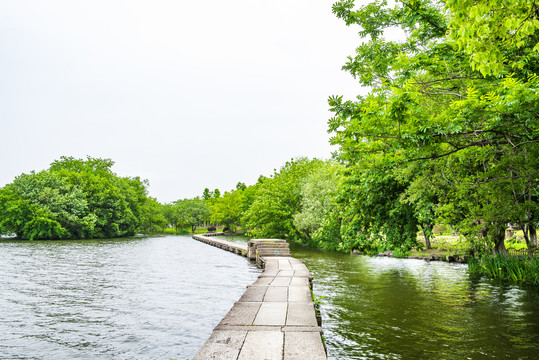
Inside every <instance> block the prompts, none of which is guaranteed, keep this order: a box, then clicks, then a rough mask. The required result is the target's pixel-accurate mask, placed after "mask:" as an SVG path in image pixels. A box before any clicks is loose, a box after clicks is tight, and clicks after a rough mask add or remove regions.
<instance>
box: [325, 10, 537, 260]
mask: <svg viewBox="0 0 539 360" xmlns="http://www.w3.org/2000/svg"><path fill="white" fill-rule="evenodd" d="M507 9H511V11H514V14H513V15H511V16H509V17H508V18H507V20H506V19H505V18H504V17H503V14H506V13H507ZM333 11H334V13H335V14H336V15H337V16H338V17H340V18H342V19H343V20H345V22H346V23H347V24H348V25H351V24H357V25H360V26H361V31H360V35H361V36H362V37H364V38H365V40H366V41H364V43H363V44H362V45H360V46H359V47H358V49H357V55H356V56H355V57H354V58H352V57H350V58H349V61H348V62H347V63H346V64H345V66H344V69H346V70H348V71H349V72H350V73H351V74H352V75H353V76H355V77H356V78H358V80H359V81H360V83H361V84H364V85H368V86H370V87H371V88H372V90H371V92H370V93H369V94H368V95H367V96H364V97H358V99H357V100H356V101H343V100H342V97H340V96H333V97H331V98H330V106H331V107H332V111H334V113H335V115H336V116H335V117H334V118H332V119H331V120H330V121H329V130H330V132H332V133H333V136H332V139H331V142H332V143H333V144H335V145H338V146H339V157H340V159H341V160H342V161H343V162H344V163H346V165H347V166H348V167H349V169H350V176H351V180H350V181H351V182H352V183H355V184H360V183H362V182H364V181H371V180H372V174H373V173H374V174H378V175H379V176H380V179H382V180H384V179H387V177H388V176H389V177H393V178H395V180H396V181H397V182H398V183H399V184H400V185H399V189H398V191H399V192H400V194H401V195H400V196H399V203H401V204H403V206H404V205H406V206H408V207H409V208H410V211H412V214H413V218H414V219H415V221H416V222H417V223H418V224H422V223H423V222H424V221H425V220H427V223H430V224H432V218H433V215H432V214H433V212H434V213H435V214H436V215H438V216H439V217H441V218H444V219H448V221H451V222H452V223H453V224H455V226H456V228H457V229H459V230H460V231H461V232H462V233H464V234H466V235H467V236H468V237H477V236H480V237H481V236H482V237H486V238H488V239H490V244H493V245H494V247H495V249H497V250H500V251H503V231H502V229H503V228H504V227H505V226H506V224H507V223H508V222H512V223H515V224H520V226H522V227H526V226H529V227H530V228H535V226H536V225H537V221H538V219H537V215H536V214H537V211H536V210H537V201H536V199H537V188H538V178H537V176H536V174H537V171H536V169H537V160H536V159H537V157H538V156H537V155H539V150H538V144H537V142H538V134H539V132H538V130H537V129H539V126H538V125H539V123H538V121H539V120H538V116H537V114H538V103H539V102H538V100H539V98H538V97H539V95H538V94H539V92H538V91H537V90H538V86H539V78H538V77H537V75H535V74H536V73H537V66H538V65H537V64H539V62H537V61H536V59H537V55H538V52H537V46H536V43H537V41H536V40H534V38H537V5H536V4H535V3H534V2H531V1H518V2H514V3H511V4H509V3H507V4H506V3H504V4H497V3H496V4H494V3H492V2H487V1H484V0H479V1H474V2H473V4H472V3H471V2H466V1H465V2H460V1H448V2H447V6H446V4H445V3H444V2H441V1H429V0H411V1H398V2H396V3H395V5H394V6H388V3H387V2H386V1H380V2H373V3H371V4H368V5H365V6H362V7H360V8H359V9H354V2H353V1H348V0H347V1H340V2H338V3H336V4H335V5H334V7H333ZM470 15H471V16H470ZM478 23H479V24H480V25H478ZM500 24H501V26H500ZM396 27H398V28H400V29H401V30H402V31H403V33H404V34H405V37H404V39H403V40H402V41H389V40H387V39H385V37H384V34H385V33H386V32H387V31H388V30H393V29H395V28H396ZM500 31H501V32H500ZM502 33H503V36H502V35H501V34H502ZM470 34H471V35H470ZM478 34H479V35H480V36H479V35H478ZM486 59H488V60H486ZM532 154H533V155H532ZM415 163H419V164H420V166H417V165H416V164H415ZM413 168H415V169H416V171H415V172H413V171H411V169H413ZM433 169H434V171H433ZM433 173H434V175H433ZM405 174H408V175H407V177H406V176H405ZM394 175H397V176H394ZM403 179H405V181H403ZM421 183H429V184H432V186H426V187H422V186H418V184H421ZM361 186H362V187H365V186H364V185H361ZM375 188H376V187H375ZM367 189H370V188H368V187H367V188H365V190H367ZM369 191H370V190H369ZM421 199H428V200H427V201H421ZM350 201H352V199H351V198H350ZM361 206H362V205H361ZM404 208H405V207H404ZM404 208H402V209H404ZM380 214H382V213H380ZM375 220H381V219H375ZM370 223H372V222H370ZM356 230H357V229H356ZM424 230H425V229H424ZM428 230H429V229H428V227H427V231H426V233H427V232H428ZM410 231H412V230H411V229H410ZM532 232H533V230H532ZM351 236H355V235H354V234H353V232H352V233H351Z"/></svg>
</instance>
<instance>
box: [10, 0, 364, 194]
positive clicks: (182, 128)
mask: <svg viewBox="0 0 539 360" xmlns="http://www.w3.org/2000/svg"><path fill="white" fill-rule="evenodd" d="M333 2H334V0H286V1H285V0H272V1H260V0H228V1H223V0H217V1H216V0H206V1H183V0H176V1H173V0H151V1H150V0H147V1H134V0H126V1H114V0H106V1H99V0H91V1H90V0H88V1H74V0H65V1H58V0H47V1H43V0H36V1H28V0H0V121H1V127H0V154H1V158H0V186H4V185H5V184H7V183H10V182H12V181H13V179H14V178H15V176H17V175H20V174H21V173H28V172H30V171H31V170H36V171H39V170H42V169H46V168H48V166H49V164H50V163H51V162H52V161H53V160H55V159H58V158H59V157H60V156H62V155H65V156H74V157H79V158H85V157H86V155H90V156H92V157H102V158H111V159H112V160H114V161H115V163H116V164H115V165H114V167H113V171H114V172H116V173H117V174H118V175H120V176H140V177H141V178H144V179H148V180H149V182H150V187H149V193H150V195H151V196H153V197H156V198H157V199H158V200H159V201H161V202H169V201H173V200H177V199H180V198H186V197H194V196H199V195H201V194H202V191H203V189H204V188H205V187H208V188H210V189H212V190H213V189H215V188H219V189H220V190H221V192H223V191H225V190H230V189H232V188H234V187H235V185H236V183H237V182H238V181H241V182H245V183H246V184H247V185H250V184H253V183H255V182H256V180H257V178H258V176H259V175H261V174H262V175H266V176H268V175H271V174H272V173H273V169H278V168H279V167H280V166H281V165H283V164H284V162H286V161H287V160H289V159H291V158H295V157H299V156H308V157H311V158H312V157H318V158H329V157H330V154H331V151H332V149H331V147H330V145H329V143H328V140H329V135H328V134H327V120H328V118H330V117H331V113H330V112H329V111H328V108H329V107H328V104H327V98H328V96H330V95H333V94H339V95H344V96H345V98H349V99H352V98H354V97H355V95H357V94H359V93H364V90H362V89H361V88H360V86H359V85H358V83H357V82H356V81H355V80H354V79H353V78H352V76H351V75H350V74H348V73H346V72H344V71H342V70H341V67H342V65H343V64H344V63H345V61H346V57H347V56H348V55H353V54H354V49H355V48H356V47H357V45H358V44H359V37H358V35H357V31H358V30H359V29H358V28H357V27H347V26H346V25H345V24H344V22H343V21H341V20H339V19H337V18H336V17H335V16H334V15H333V14H332V13H331V5H332V3H333Z"/></svg>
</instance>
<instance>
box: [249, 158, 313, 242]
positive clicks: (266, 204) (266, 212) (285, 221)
mask: <svg viewBox="0 0 539 360" xmlns="http://www.w3.org/2000/svg"><path fill="white" fill-rule="evenodd" d="M320 163H321V161H320V160H316V159H314V160H308V159H306V158H300V159H296V160H292V161H289V162H287V163H286V164H285V165H284V166H283V167H282V168H281V169H280V170H279V171H278V172H277V171H275V173H274V174H273V176H272V177H270V178H263V177H261V178H260V179H259V181H258V183H257V185H256V193H255V196H254V199H253V202H252V204H251V205H250V207H249V209H248V210H247V211H246V212H245V215H244V218H243V221H244V222H245V224H246V226H247V227H249V228H250V229H251V230H250V232H249V233H250V234H251V235H252V236H256V237H275V238H290V239H295V240H300V241H303V242H309V241H310V239H311V238H310V236H309V234H308V233H305V232H303V231H301V230H300V229H298V228H297V227H296V226H295V225H294V215H295V214H297V213H299V212H300V210H301V208H300V204H301V184H302V180H303V178H305V177H306V176H307V175H308V174H310V173H311V172H312V171H314V170H315V169H316V168H317V167H318V166H319V165H320Z"/></svg>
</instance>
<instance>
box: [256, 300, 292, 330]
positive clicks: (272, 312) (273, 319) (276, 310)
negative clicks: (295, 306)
mask: <svg viewBox="0 0 539 360" xmlns="http://www.w3.org/2000/svg"><path fill="white" fill-rule="evenodd" d="M287 310H288V303H286V302H281V303H272V302H263V303H262V305H261V306H260V310H259V311H258V314H257V315H256V318H255V319H254V322H253V324H254V325H285V323H286V315H287Z"/></svg>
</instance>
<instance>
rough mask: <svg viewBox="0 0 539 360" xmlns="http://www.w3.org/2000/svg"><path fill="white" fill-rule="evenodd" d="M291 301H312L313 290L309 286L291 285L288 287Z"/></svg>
mask: <svg viewBox="0 0 539 360" xmlns="http://www.w3.org/2000/svg"><path fill="white" fill-rule="evenodd" d="M288 301H289V302H305V303H308V302H312V301H313V299H312V297H311V291H310V290H309V288H308V287H307V286H289V287H288Z"/></svg>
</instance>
